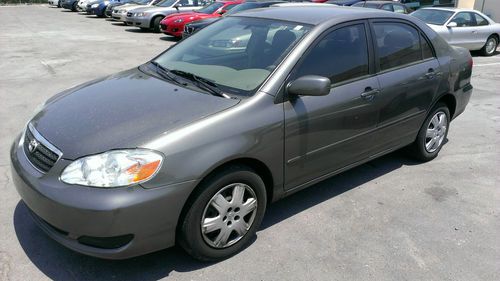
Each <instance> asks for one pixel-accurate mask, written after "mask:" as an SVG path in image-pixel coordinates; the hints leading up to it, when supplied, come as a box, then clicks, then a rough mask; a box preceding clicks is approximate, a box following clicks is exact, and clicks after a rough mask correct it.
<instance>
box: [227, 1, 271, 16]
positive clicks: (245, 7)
mask: <svg viewBox="0 0 500 281" xmlns="http://www.w3.org/2000/svg"><path fill="white" fill-rule="evenodd" d="M259 7H262V4H259V3H243V4H239V5H237V6H236V7H234V8H233V9H231V10H229V11H228V12H227V13H225V14H224V16H229V15H232V14H235V13H237V12H241V11H245V10H250V9H255V8H259Z"/></svg>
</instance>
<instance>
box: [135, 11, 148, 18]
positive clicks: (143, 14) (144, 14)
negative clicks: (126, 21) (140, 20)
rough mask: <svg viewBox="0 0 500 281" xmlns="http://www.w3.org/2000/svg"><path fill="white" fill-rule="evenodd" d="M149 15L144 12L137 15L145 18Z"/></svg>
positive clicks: (136, 14)
mask: <svg viewBox="0 0 500 281" xmlns="http://www.w3.org/2000/svg"><path fill="white" fill-rule="evenodd" d="M147 15H148V13H144V12H142V13H135V16H136V17H145V16H147Z"/></svg>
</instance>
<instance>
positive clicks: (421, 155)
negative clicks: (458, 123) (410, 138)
mask: <svg viewBox="0 0 500 281" xmlns="http://www.w3.org/2000/svg"><path fill="white" fill-rule="evenodd" d="M449 124H450V111H449V109H448V107H447V106H446V104H444V103H438V104H437V105H436V106H434V108H433V110H431V112H430V114H429V115H428V116H427V118H426V119H425V122H424V124H423V125H422V127H421V128H420V131H419V132H418V135H417V139H416V140H415V142H414V143H413V144H412V146H411V150H412V152H413V153H412V154H413V156H414V157H415V158H417V159H419V160H421V161H430V160H432V159H434V158H436V157H437V155H438V153H439V151H440V150H441V148H442V147H443V145H444V143H445V140H446V137H447V136H448V129H449Z"/></svg>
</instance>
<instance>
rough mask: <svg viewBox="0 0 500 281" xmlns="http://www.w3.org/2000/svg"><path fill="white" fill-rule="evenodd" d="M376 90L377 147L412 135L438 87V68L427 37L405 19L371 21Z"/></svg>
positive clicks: (389, 146) (384, 147)
mask: <svg viewBox="0 0 500 281" xmlns="http://www.w3.org/2000/svg"><path fill="white" fill-rule="evenodd" d="M371 27H372V33H373V38H374V46H375V54H376V55H375V58H376V68H377V71H378V75H377V77H378V80H379V84H380V93H379V94H378V96H377V99H376V102H377V106H378V108H379V121H378V124H377V133H376V137H377V142H376V143H375V144H374V145H376V146H377V148H376V150H377V151H385V150H388V149H392V148H394V147H395V146H399V145H404V144H408V143H409V142H411V141H413V139H414V138H415V136H416V134H417V132H418V130H419V129H420V126H421V124H422V122H423V120H424V118H425V116H426V113H427V110H428V109H429V107H430V105H431V103H432V101H433V98H434V95H435V92H436V91H437V88H438V83H439V79H438V77H439V76H440V75H441V69H440V65H439V62H438V61H437V59H436V57H435V56H434V51H433V49H432V48H431V45H430V43H429V41H428V39H427V38H426V37H425V36H424V34H423V33H422V32H421V31H420V30H419V29H418V28H417V27H416V26H414V25H413V24H411V23H409V22H406V21H371Z"/></svg>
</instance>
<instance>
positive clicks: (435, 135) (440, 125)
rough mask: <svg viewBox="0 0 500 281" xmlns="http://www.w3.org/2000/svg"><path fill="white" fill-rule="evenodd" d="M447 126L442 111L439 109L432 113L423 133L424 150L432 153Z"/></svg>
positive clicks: (439, 143)
mask: <svg viewBox="0 0 500 281" xmlns="http://www.w3.org/2000/svg"><path fill="white" fill-rule="evenodd" d="M447 126H448V120H447V117H446V114H445V113H444V112H442V111H439V112H437V113H436V114H434V116H433V117H432V119H431V122H429V125H428V126H427V132H426V134H425V150H427V152H429V153H433V152H435V151H436V150H438V148H439V147H440V146H441V144H442V143H443V140H444V137H445V136H446V130H447Z"/></svg>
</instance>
